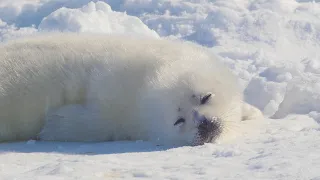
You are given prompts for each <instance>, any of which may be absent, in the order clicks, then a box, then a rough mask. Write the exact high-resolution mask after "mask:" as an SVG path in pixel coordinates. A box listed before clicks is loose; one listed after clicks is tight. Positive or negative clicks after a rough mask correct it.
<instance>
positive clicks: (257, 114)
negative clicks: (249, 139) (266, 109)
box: [242, 102, 263, 121]
mask: <svg viewBox="0 0 320 180" xmlns="http://www.w3.org/2000/svg"><path fill="white" fill-rule="evenodd" d="M261 119H263V114H262V112H261V111H260V110H259V109H258V108H256V107H254V106H252V105H250V104H248V103H246V102H244V103H243V104H242V121H246V120H261Z"/></svg>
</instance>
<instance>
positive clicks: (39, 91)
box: [0, 33, 247, 145]
mask: <svg viewBox="0 0 320 180" xmlns="http://www.w3.org/2000/svg"><path fill="white" fill-rule="evenodd" d="M0 54H1V56H0V141H14V140H27V139H30V138H35V137H37V138H39V139H41V140H54V141H108V140H130V139H131V140H140V139H141V140H150V141H157V142H159V143H163V144H177V145H188V144H194V145H198V144H203V143H205V142H214V140H216V139H218V138H219V137H220V136H221V135H222V134H228V132H227V131H225V130H226V129H228V128H227V127H228V126H229V125H230V124H233V123H238V122H240V121H241V120H242V117H243V113H242V109H243V108H242V107H243V102H242V95H241V93H240V91H239V90H238V88H237V84H236V81H235V78H234V77H233V76H232V74H231V73H230V72H229V71H228V70H227V69H226V68H224V66H223V65H222V64H221V63H220V62H218V61H217V59H216V58H215V57H214V56H213V55H212V54H211V53H209V52H208V51H207V50H206V49H205V48H203V47H201V46H198V45H195V44H191V43H187V42H174V41H170V40H159V39H148V38H133V37H126V36H115V35H93V34H72V33H70V34H68V33H65V34H63V33H61V34H60V33H57V34H45V35H37V36H34V37H30V38H25V39H19V40H15V41H11V42H8V43H6V44H2V45H1V46H0ZM246 116H247V115H246Z"/></svg>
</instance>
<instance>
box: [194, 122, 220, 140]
mask: <svg viewBox="0 0 320 180" xmlns="http://www.w3.org/2000/svg"><path fill="white" fill-rule="evenodd" d="M221 132H222V128H221V123H220V119H219V118H213V119H212V120H209V119H208V118H206V117H203V118H202V119H201V121H200V122H199V125H198V134H197V137H196V140H195V142H194V144H195V145H202V144H204V143H208V142H212V141H213V140H214V139H216V138H217V137H218V136H219V135H220V133H221Z"/></svg>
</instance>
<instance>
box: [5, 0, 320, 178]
mask: <svg viewBox="0 0 320 180" xmlns="http://www.w3.org/2000/svg"><path fill="white" fill-rule="evenodd" d="M41 31H72V32H97V33H130V34H138V35H144V36H151V37H154V38H161V37H169V38H180V39H184V40H187V41H193V42H195V43H198V44H201V45H204V46H207V47H208V48H210V50H212V52H213V53H215V54H216V55H217V56H219V57H220V58H221V59H222V60H223V62H224V63H225V64H226V65H227V66H228V67H230V69H231V70H232V71H233V73H235V74H236V75H237V76H238V77H239V82H240V84H241V86H242V88H243V91H244V94H245V100H246V101H247V102H249V103H250V104H253V105H255V106H257V107H258V108H259V109H260V110H261V111H262V112H263V113H264V115H265V117H266V119H265V125H264V126H263V127H262V129H261V133H259V134H256V135H254V136H252V135H251V136H250V135H248V136H245V137H243V138H240V139H239V140H237V141H236V142H234V143H232V144H206V145H204V146H201V147H180V148H171V149H168V147H156V146H154V145H152V144H149V143H147V142H113V143H95V144H86V143H43V142H34V141H29V142H27V143H26V142H22V143H11V144H0V152H1V154H0V179H1V180H2V179H24V180H25V179H139V178H144V179H237V180H239V179H246V180H248V179H290V180H292V179H299V180H300V179H312V180H320V171H318V170H319V169H320V126H319V123H320V0H102V1H95V0H93V1H92V0H0V41H7V40H10V39H12V38H16V37H20V36H24V35H30V34H34V33H37V32H41Z"/></svg>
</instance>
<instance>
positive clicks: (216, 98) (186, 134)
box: [141, 63, 241, 145]
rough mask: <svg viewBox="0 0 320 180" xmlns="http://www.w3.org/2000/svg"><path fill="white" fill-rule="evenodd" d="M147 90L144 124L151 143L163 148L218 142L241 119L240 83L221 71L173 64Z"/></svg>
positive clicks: (205, 67) (194, 65) (215, 68)
mask: <svg viewBox="0 0 320 180" xmlns="http://www.w3.org/2000/svg"><path fill="white" fill-rule="evenodd" d="M207 64H210V63H207ZM197 65H198V67H197ZM173 67H175V69H173ZM177 67H178V68H181V69H178V70H177V69H176V68H177ZM175 70H176V71H175ZM146 89H147V92H144V93H143V95H142V96H143V99H144V105H143V106H142V111H143V112H142V114H143V116H144V117H143V118H142V121H143V122H142V123H141V124H145V125H147V126H146V129H147V130H148V134H149V137H150V139H152V140H153V141H154V140H156V141H157V142H158V143H159V144H174V145H202V144H204V143H209V142H215V140H217V139H218V138H219V137H221V135H223V134H225V133H226V132H227V131H226V130H228V129H230V128H229V127H230V123H229V122H235V121H240V119H241V105H240V103H241V96H240V93H238V89H237V86H236V83H235V82H234V79H233V78H232V76H231V75H230V74H229V72H226V71H224V70H223V69H219V68H218V67H214V68H212V66H209V65H206V64H204V65H203V64H200V65H199V64H188V65H185V66H184V65H183V64H182V65H181V64H180V65H179V66H175V65H172V64H171V68H164V70H163V71H160V72H159V73H158V77H157V79H153V81H151V83H150V86H149V88H146Z"/></svg>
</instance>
